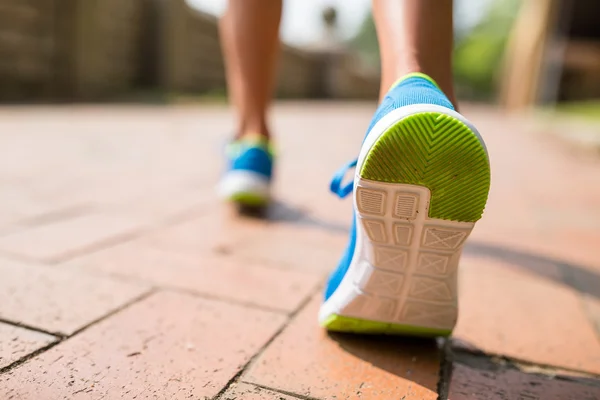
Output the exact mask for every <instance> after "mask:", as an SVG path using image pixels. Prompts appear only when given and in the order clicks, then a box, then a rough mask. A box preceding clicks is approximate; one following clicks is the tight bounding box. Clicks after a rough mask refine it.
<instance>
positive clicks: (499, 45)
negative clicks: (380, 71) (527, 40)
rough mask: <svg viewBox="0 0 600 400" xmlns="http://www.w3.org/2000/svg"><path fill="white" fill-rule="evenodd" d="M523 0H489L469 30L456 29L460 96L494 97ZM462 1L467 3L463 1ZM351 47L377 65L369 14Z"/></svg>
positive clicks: (375, 42) (469, 97) (371, 19)
mask: <svg viewBox="0 0 600 400" xmlns="http://www.w3.org/2000/svg"><path fill="white" fill-rule="evenodd" d="M473 1H475V0H473ZM522 1H523V0H493V1H490V2H489V7H488V9H487V12H486V13H485V15H484V16H483V18H482V19H481V20H480V21H479V23H478V24H476V25H475V26H474V27H472V28H470V29H468V30H464V29H461V30H458V32H457V35H456V44H455V52H454V75H455V81H456V85H457V90H458V93H459V96H460V97H461V98H463V99H471V100H482V101H489V100H493V99H494V97H495V95H496V93H497V87H498V78H499V77H500V73H501V70H502V58H503V55H504V49H505V47H506V44H507V42H508V38H509V35H510V30H511V28H512V25H513V23H514V20H515V17H516V16H517V13H518V10H519V6H520V4H521V2H522ZM532 1H533V0H532ZM462 4H464V5H465V6H468V2H466V1H464V2H462ZM350 46H351V47H352V48H354V49H355V50H356V51H357V52H358V53H359V54H360V55H361V56H362V58H363V59H364V60H365V62H367V63H368V64H370V65H372V66H377V67H379V46H378V43H377V33H376V29H375V23H374V21H373V18H372V15H368V16H367V17H366V18H365V20H364V21H363V23H362V26H361V27H360V29H359V32H358V34H357V35H356V36H355V37H354V38H353V39H352V40H351V42H350Z"/></svg>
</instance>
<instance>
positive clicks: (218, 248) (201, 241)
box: [142, 205, 267, 255]
mask: <svg viewBox="0 0 600 400" xmlns="http://www.w3.org/2000/svg"><path fill="white" fill-rule="evenodd" d="M265 229H267V224H266V222H265V221H264V220H262V219H259V218H250V217H239V216H237V214H236V213H235V211H234V210H233V209H232V208H230V207H225V206H221V205H219V206H216V205H215V207H214V210H213V211H211V212H207V213H206V215H203V216H201V217H198V218H195V219H193V220H191V221H186V222H184V223H181V224H177V225H173V226H170V227H167V228H163V229H160V230H158V231H156V232H152V233H150V234H148V235H146V236H145V237H144V238H143V239H142V242H143V243H146V244H148V245H149V246H152V247H155V248H157V249H164V250H169V251H175V252H180V253H189V254H193V255H198V254H203V255H204V254H206V252H207V251H208V252H216V253H219V254H223V253H227V254H230V253H232V252H234V251H235V250H236V248H237V246H235V244H237V243H241V242H244V241H247V240H249V239H250V238H251V237H253V236H255V235H257V233H259V232H260V231H262V230H265Z"/></svg>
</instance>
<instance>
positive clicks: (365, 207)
mask: <svg viewBox="0 0 600 400" xmlns="http://www.w3.org/2000/svg"><path fill="white" fill-rule="evenodd" d="M356 171H357V175H356V178H355V184H354V206H355V207H354V209H355V210H356V211H355V214H356V222H357V224H356V229H357V242H356V249H355V252H354V256H353V259H352V263H351V265H350V267H349V269H348V272H347V273H346V275H345V276H344V278H343V279H342V282H341V283H340V285H339V286H338V288H337V289H336V290H335V292H334V293H333V294H332V296H331V297H330V298H329V299H327V301H326V302H325V303H324V304H323V305H322V307H321V311H320V313H319V320H320V323H321V324H322V325H323V326H324V327H325V328H326V329H328V330H331V331H342V332H356V333H378V334H395V335H410V336H448V335H450V334H451V332H452V329H453V328H454V325H455V324H456V320H457V316H458V307H457V267H458V262H459V259H460V255H461V251H462V247H463V245H464V243H465V240H466V239H467V237H468V236H469V234H470V232H471V230H472V229H473V226H474V224H475V222H476V221H477V220H478V219H480V218H481V215H482V213H483V210H484V208H485V203H486V201H487V197H488V192H489V187H490V167H489V160H488V155H487V151H486V148H485V144H484V142H483V140H482V139H481V136H480V135H479V133H478V132H477V130H476V129H475V128H474V127H473V125H472V124H471V123H469V122H468V121H467V120H466V119H464V117H462V116H461V115H460V114H458V113H456V112H454V111H452V110H448V109H446V108H444V107H439V106H432V105H416V106H408V107H402V108H400V109H398V110H395V111H393V112H391V113H390V114H388V115H387V116H386V117H384V118H383V119H382V120H381V121H379V122H378V123H377V124H376V125H375V127H374V128H373V129H372V131H371V133H370V134H369V135H368V136H367V139H366V140H365V143H364V144H363V147H362V149H361V154H360V156H359V160H358V165H357V169H356Z"/></svg>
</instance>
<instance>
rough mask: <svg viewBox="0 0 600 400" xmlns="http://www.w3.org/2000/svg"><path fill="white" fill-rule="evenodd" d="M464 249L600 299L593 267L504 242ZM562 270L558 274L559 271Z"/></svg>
mask: <svg viewBox="0 0 600 400" xmlns="http://www.w3.org/2000/svg"><path fill="white" fill-rule="evenodd" d="M464 252H465V253H466V254H469V255H473V256H484V257H492V258H495V259H498V260H501V261H506V262H508V263H510V264H512V265H514V266H516V267H518V268H522V269H524V270H527V271H528V272H532V273H534V274H537V275H540V276H542V277H544V278H546V279H550V280H553V281H555V282H558V283H561V284H563V285H567V286H569V287H571V288H573V289H575V290H577V291H579V292H580V293H585V294H588V295H591V296H594V297H596V298H598V299H600V275H599V274H598V273H595V272H593V271H592V269H591V268H588V267H585V266H583V265H578V264H573V263H570V262H567V261H563V260H559V259H555V258H550V257H546V256H544V255H541V254H534V253H529V252H526V251H521V250H516V249H512V248H509V247H504V246H501V245H496V244H491V243H483V242H472V241H471V242H467V244H466V246H465V250H464ZM598 269H599V270H600V268H598ZM556 270H558V271H559V273H558V275H557V274H556V273H555V271H556Z"/></svg>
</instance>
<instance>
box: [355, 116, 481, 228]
mask: <svg viewBox="0 0 600 400" xmlns="http://www.w3.org/2000/svg"><path fill="white" fill-rule="evenodd" d="M359 173H360V176H361V178H365V179H370V180H374V181H380V182H390V183H403V184H412V185H419V186H425V187H427V188H428V189H429V190H430V191H431V200H430V207H429V217H430V218H439V219H445V220H451V221H464V222H475V221H477V220H478V219H480V218H481V215H482V214H483V210H484V208H485V203H486V201H487V198H488V193H489V190H490V165H489V160H488V157H487V153H486V150H485V148H484V146H483V144H482V142H481V141H480V140H479V138H478V137H477V136H476V135H475V133H474V132H473V131H472V130H471V129H470V128H469V127H468V126H467V125H465V124H464V123H463V122H462V121H460V120H459V119H457V118H455V117H452V116H450V115H447V114H444V113H439V112H421V113H417V114H413V115H410V116H408V117H406V118H404V119H402V120H400V121H398V122H397V123H396V124H395V125H393V126H392V127H390V128H388V130H387V131H386V132H385V133H383V135H382V136H381V137H380V138H379V139H378V140H377V142H376V143H375V144H374V145H373V147H372V148H371V150H370V151H369V153H368V154H367V157H366V159H365V161H364V163H363V165H362V167H361V170H360V172H359Z"/></svg>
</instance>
